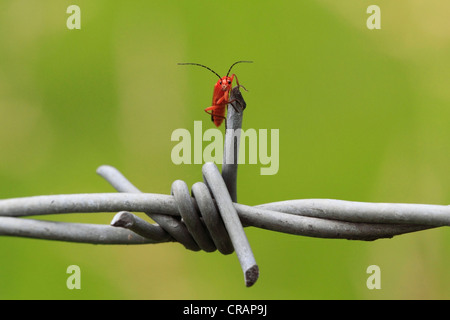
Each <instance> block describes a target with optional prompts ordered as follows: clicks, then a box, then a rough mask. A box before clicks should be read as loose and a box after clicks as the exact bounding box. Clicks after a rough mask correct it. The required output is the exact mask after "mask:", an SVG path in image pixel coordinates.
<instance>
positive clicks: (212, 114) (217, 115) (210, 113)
mask: <svg viewBox="0 0 450 320" xmlns="http://www.w3.org/2000/svg"><path fill="white" fill-rule="evenodd" d="M216 108H217V107H216V106H211V107H208V108H206V109H205V112H206V113H207V114H209V115H211V121H212V122H214V117H217V118H222V119H224V120H225V128H226V127H227V118H226V117H224V116H221V115H219V114H214V109H216ZM209 110H212V111H211V112H209Z"/></svg>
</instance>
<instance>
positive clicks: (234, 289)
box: [0, 0, 450, 299]
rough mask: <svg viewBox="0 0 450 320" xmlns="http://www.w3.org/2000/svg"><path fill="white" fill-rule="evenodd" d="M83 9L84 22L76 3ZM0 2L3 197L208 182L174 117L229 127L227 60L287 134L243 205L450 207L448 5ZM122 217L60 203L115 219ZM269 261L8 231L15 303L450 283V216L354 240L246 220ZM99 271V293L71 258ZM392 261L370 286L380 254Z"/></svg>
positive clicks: (264, 113)
mask: <svg viewBox="0 0 450 320" xmlns="http://www.w3.org/2000/svg"><path fill="white" fill-rule="evenodd" d="M71 4H76V5H78V6H80V8H81V30H69V29H67V27H66V20H67V18H68V17H69V14H67V13H66V9H67V7H68V6H69V5H71ZM371 4H374V3H373V2H372V1H365V0H363V1H356V0H352V1H349V0H341V1H334V0H315V1H311V0H305V1H293V0H290V1H234V0H232V1H227V2H223V1H205V0H203V1H200V0H190V1H148V0H145V1H144V0H138V1H111V0H108V1H106V0H103V1H101V0H96V1H86V0H77V1H73V2H69V1H56V0H44V1H26V0H1V1H0V197H1V198H12V197H22V196H32V195H44V194H64V193H86V192H113V189H112V188H111V187H110V186H109V185H108V184H107V183H106V182H105V181H103V180H102V179H101V178H100V177H98V176H97V175H96V173H95V170H96V168H97V167H98V166H100V165H102V164H110V165H114V166H116V167H117V168H118V169H119V170H121V171H122V172H123V173H124V174H125V175H126V176H127V177H128V178H129V179H130V180H131V181H132V182H134V183H135V184H136V186H138V187H139V188H140V189H142V190H144V191H147V192H154V193H165V194H167V193H169V192H170V185H171V183H172V181H174V180H175V179H183V180H185V181H186V182H187V183H188V185H192V184H193V183H194V182H196V181H200V180H201V170H200V169H201V165H180V166H176V165H174V164H173V163H172V162H171V158H170V153H171V149H172V148H173V147H174V145H175V144H176V143H175V142H172V141H170V136H171V133H172V131H173V130H175V129H177V128H187V129H189V130H190V131H191V132H192V130H193V121H194V120H202V121H203V129H204V130H205V129H207V128H212V127H213V124H212V123H211V122H210V120H209V117H208V116H207V115H206V114H205V113H204V112H203V109H204V108H206V107H208V106H210V102H211V97H212V91H213V85H214V83H215V82H216V80H217V79H216V78H215V76H214V75H212V74H211V73H209V72H208V71H206V70H204V69H200V68H197V67H188V66H177V62H198V63H202V64H205V65H207V66H209V67H211V68H212V69H214V70H215V71H217V72H218V73H219V74H221V75H224V74H225V73H226V71H227V70H228V67H229V66H230V65H231V63H233V62H234V61H237V60H253V61H254V63H253V64H251V65H250V64H245V65H244V64H241V65H238V66H236V67H235V69H234V70H233V71H234V72H236V74H238V77H239V80H240V82H241V83H242V84H244V85H245V86H246V88H247V89H249V92H248V93H245V99H246V101H247V109H246V111H245V117H244V128H255V129H260V128H266V129H279V130H280V156H279V157H280V168H279V172H278V174H276V175H274V176H261V175H260V174H259V170H260V165H249V164H247V165H241V166H240V168H239V176H238V178H239V180H238V190H239V192H238V193H239V201H240V202H241V203H244V204H249V205H256V204H260V203H267V202H272V201H280V200H287V199H302V198H333V199H343V200H355V201H370V202H409V203H432V204H448V203H450V166H449V159H450V151H449V150H450V148H449V141H450V126H449V124H448V122H449V119H450V90H449V88H450V78H449V74H450V20H449V17H448V12H450V2H445V1H438V0H432V1H421V0H408V1H407V0H398V1H387V0H378V1H377V2H376V4H377V5H379V6H380V8H381V19H382V20H381V27H382V29H381V30H368V29H367V27H366V19H367V18H368V17H369V15H368V14H367V13H366V9H367V7H368V6H369V5H371ZM112 216H113V214H111V213H103V214H102V213H100V214H84V215H67V216H58V217H50V218H51V219H58V220H65V221H74V222H86V223H103V224H108V223H109V222H110V219H111V217H112ZM246 230H247V236H248V238H249V240H250V243H251V245H252V248H253V251H254V254H255V256H256V260H257V262H258V263H259V265H260V269H261V276H260V279H259V281H258V282H257V283H256V285H255V286H254V287H252V288H246V287H245V286H244V281H243V276H242V272H241V269H240V267H239V263H238V261H237V258H236V256H235V255H234V254H233V255H230V256H222V255H220V254H219V253H217V252H216V253H197V252H191V251H187V250H185V249H184V248H183V246H181V245H179V244H174V243H172V244H161V245H146V246H95V245H88V244H73V243H62V242H52V241H44V240H31V239H19V238H8V237H2V238H0V257H1V260H0V298H2V299H31V298H39V299H55V298H57V299H58V298H60V299H72V298H74V299H422V298H424V299H441V298H443V299H447V298H450V274H449V273H448V269H449V267H450V231H449V230H448V229H446V228H441V229H437V230H429V231H423V232H419V233H415V234H410V235H404V236H399V237H396V238H394V239H391V240H378V241H375V242H352V241H347V240H324V239H313V238H306V237H298V236H291V235H284V234H279V233H274V232H269V231H265V230H259V229H251V228H249V229H246ZM72 264H76V265H79V266H80V268H81V290H68V289H67V288H66V279H67V277H68V275H67V274H66V268H67V267H68V266H69V265H72ZM372 264H376V265H378V266H379V267H380V268H381V286H382V289H381V290H368V289H367V287H366V279H367V277H368V274H366V268H367V267H368V266H369V265H372Z"/></svg>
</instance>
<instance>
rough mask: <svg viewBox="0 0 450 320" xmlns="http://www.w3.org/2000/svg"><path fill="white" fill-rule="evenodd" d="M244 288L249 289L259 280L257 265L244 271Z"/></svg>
mask: <svg viewBox="0 0 450 320" xmlns="http://www.w3.org/2000/svg"><path fill="white" fill-rule="evenodd" d="M244 276H245V286H246V287H247V288H248V287H251V286H252V285H254V284H255V282H256V280H258V278H259V268H258V265H256V264H255V265H253V266H251V267H250V268H248V269H247V270H246V271H245V274H244Z"/></svg>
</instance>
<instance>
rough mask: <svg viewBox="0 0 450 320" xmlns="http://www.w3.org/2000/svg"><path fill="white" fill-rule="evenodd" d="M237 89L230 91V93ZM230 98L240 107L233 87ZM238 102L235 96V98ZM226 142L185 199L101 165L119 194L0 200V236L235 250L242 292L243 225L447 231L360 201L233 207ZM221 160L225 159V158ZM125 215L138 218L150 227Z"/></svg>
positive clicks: (346, 232)
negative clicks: (103, 218) (98, 216)
mask: <svg viewBox="0 0 450 320" xmlns="http://www.w3.org/2000/svg"><path fill="white" fill-rule="evenodd" d="M236 90H237V91H236ZM232 94H233V95H234V98H235V99H241V100H242V101H241V103H242V102H243V103H244V105H245V101H244V100H243V99H242V96H241V95H240V92H239V88H237V89H236V88H233V91H232ZM239 96H240V97H239ZM233 110H234V108H233V107H231V108H230V107H229V111H228V112H229V114H228V116H229V120H228V121H227V123H228V124H229V127H228V128H226V129H227V131H228V130H238V129H240V128H241V124H242V116H243V112H234V111H233ZM227 137H228V136H226V138H225V150H224V159H225V157H226V154H227V155H230V154H231V153H232V154H233V157H232V158H231V159H232V160H233V161H234V162H233V161H224V165H223V166H222V174H220V172H219V170H218V168H217V167H216V165H215V164H213V163H206V164H205V165H204V166H203V168H202V174H203V180H204V181H203V182H197V183H195V184H194V185H193V186H192V188H191V194H190V193H189V189H188V186H187V185H186V183H185V182H183V181H181V180H177V181H175V182H174V183H173V184H172V188H171V192H170V193H171V194H170V195H162V194H152V193H142V192H141V191H140V190H139V189H138V188H137V187H135V186H134V185H133V184H132V183H131V182H130V181H129V180H128V179H127V178H126V177H125V176H124V175H122V173H120V172H119V171H118V170H117V169H116V168H114V167H111V166H107V165H104V166H101V167H99V168H98V169H97V173H98V174H99V175H100V176H101V177H103V178H104V179H105V180H106V181H108V182H109V183H110V184H111V185H112V186H113V187H114V188H115V189H116V190H117V191H118V192H119V193H90V194H68V195H51V196H34V197H25V198H14V199H4V200H0V236H14V237H26V238H35V239H47V240H57V241H69V242H79V243H92V244H129V245H131V244H156V243H163V242H179V243H181V244H182V245H184V246H185V248H187V249H189V250H193V251H199V250H204V251H206V252H212V251H215V250H216V249H217V250H218V251H219V252H221V253H222V254H231V253H232V252H234V251H236V255H237V257H238V260H239V262H240V265H241V268H242V270H243V273H244V279H245V284H246V286H251V285H253V284H254V283H255V282H256V280H257V279H258V277H259V267H258V265H257V264H256V262H255V258H254V256H253V253H252V250H251V248H250V244H249V241H248V239H247V237H246V235H245V232H244V228H243V226H246V227H250V226H253V227H257V228H262V229H266V230H271V231H277V232H283V233H288V234H293V235H300V236H308V237H317V238H328V239H349V240H363V241H373V240H376V239H382V238H392V237H394V236H396V235H400V234H405V233H409V232H416V231H420V230H425V229H430V228H435V227H441V226H450V206H444V205H425V204H404V203H367V202H353V201H343V200H331V199H301V200H288V201H281V202H274V203H267V204H261V205H257V206H246V205H243V204H239V203H237V191H236V177H237V150H238V149H239V148H238V144H237V143H238V141H239V138H237V139H235V137H234V136H231V135H230V136H229V137H228V138H227ZM227 159H228V158H227ZM95 212H117V214H116V215H115V216H114V218H113V220H112V221H111V225H97V224H82V223H69V222H57V221H47V220H36V219H22V218H21V217H31V216H38V215H50V214H64V213H95ZM133 212H144V213H145V214H146V215H147V216H148V217H149V218H150V219H152V220H153V221H154V222H155V223H151V222H149V221H146V220H144V219H142V218H140V217H138V216H137V215H135V214H134V213H133Z"/></svg>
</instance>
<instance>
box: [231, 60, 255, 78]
mask: <svg viewBox="0 0 450 320" xmlns="http://www.w3.org/2000/svg"><path fill="white" fill-rule="evenodd" d="M241 62H247V63H253V61H236V62H235V63H233V64H232V65H231V67H230V69H229V70H228V73H227V77H228V75H229V74H230V71H231V68H233V67H234V65H235V64H238V63H241Z"/></svg>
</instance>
